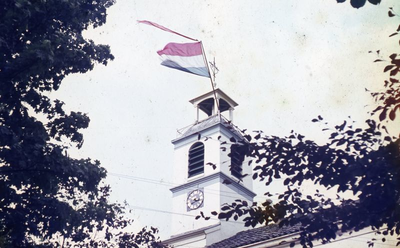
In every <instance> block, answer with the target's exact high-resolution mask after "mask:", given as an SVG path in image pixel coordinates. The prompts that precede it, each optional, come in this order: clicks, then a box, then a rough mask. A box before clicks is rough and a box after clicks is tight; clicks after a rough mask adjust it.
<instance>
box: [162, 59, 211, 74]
mask: <svg viewBox="0 0 400 248" xmlns="http://www.w3.org/2000/svg"><path fill="white" fill-rule="evenodd" d="M161 64H162V65H163V66H166V67H169V68H172V69H176V70H180V71H184V72H188V73H192V74H196V75H199V76H202V77H210V74H209V73H208V70H207V68H206V67H182V66H180V65H179V64H178V63H176V62H174V61H172V60H169V59H167V60H164V61H163V62H162V63H161Z"/></svg>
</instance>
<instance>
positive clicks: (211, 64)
mask: <svg viewBox="0 0 400 248" xmlns="http://www.w3.org/2000/svg"><path fill="white" fill-rule="evenodd" d="M208 63H210V67H211V71H212V77H213V81H214V87H217V83H216V82H215V75H216V74H217V73H218V72H219V69H218V67H217V65H216V64H215V57H214V61H213V62H208Z"/></svg>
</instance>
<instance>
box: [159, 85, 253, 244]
mask: <svg viewBox="0 0 400 248" xmlns="http://www.w3.org/2000/svg"><path fill="white" fill-rule="evenodd" d="M190 103H192V104H193V105H194V106H195V107H196V109H197V120H196V123H195V124H193V125H191V126H189V127H186V128H183V129H181V130H180V131H179V133H178V137H177V138H176V139H174V140H172V143H173V144H174V158H175V160H174V166H173V171H174V172H173V175H174V184H175V185H177V186H175V187H173V188H171V189H170V190H171V192H172V194H173V195H172V202H173V204H172V206H173V209H172V211H173V212H174V213H175V214H173V215H172V223H171V226H172V230H171V234H172V236H171V238H170V239H169V240H166V241H165V242H166V243H168V244H170V245H174V246H175V247H179V246H182V247H185V246H188V244H190V246H193V245H195V246H196V247H203V246H206V245H210V244H212V243H215V242H217V241H219V240H222V239H225V238H227V237H230V236H232V235H234V234H236V233H237V232H238V231H241V230H243V229H244V225H243V222H240V221H239V222H234V221H229V222H226V221H224V220H219V219H218V218H217V217H215V216H212V215H211V212H212V211H219V210H220V208H221V205H222V204H224V203H232V202H233V201H234V200H236V199H241V200H246V201H247V202H248V203H249V205H250V204H251V203H252V201H253V198H254V196H255V193H253V192H252V191H251V190H252V179H251V176H247V177H242V175H245V174H247V175H251V174H252V168H251V166H249V165H248V163H247V162H246V161H245V159H244V157H243V156H242V155H241V154H239V153H236V152H235V146H232V145H233V144H235V143H238V144H239V143H240V142H239V141H243V140H244V137H243V136H242V135H241V133H240V131H239V130H238V129H237V127H235V126H234V125H233V123H232V118H233V110H234V108H235V107H236V106H237V105H238V104H237V103H236V102H235V101H234V100H232V99H231V98H230V97H229V96H228V95H226V94H225V93H224V92H223V91H222V90H220V89H216V90H215V92H213V91H211V92H208V93H206V94H203V95H201V96H199V97H196V98H194V99H192V100H190ZM217 106H219V108H217ZM200 110H201V111H202V112H204V113H205V114H206V117H205V119H200ZM226 111H229V118H226V117H224V116H223V112H226ZM231 147H233V148H231ZM231 149H233V150H231ZM229 153H232V154H234V155H232V156H228V154H229ZM200 212H203V213H204V215H205V216H209V217H211V219H209V220H204V219H203V218H200V219H199V220H195V218H194V217H195V216H197V215H199V214H200Z"/></svg>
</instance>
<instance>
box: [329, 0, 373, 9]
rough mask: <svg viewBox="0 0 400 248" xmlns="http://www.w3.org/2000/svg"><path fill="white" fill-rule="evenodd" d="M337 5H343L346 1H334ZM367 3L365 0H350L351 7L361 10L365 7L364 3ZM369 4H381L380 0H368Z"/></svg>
mask: <svg viewBox="0 0 400 248" xmlns="http://www.w3.org/2000/svg"><path fill="white" fill-rule="evenodd" d="M336 1H337V2H338V3H344V2H346V0H336ZM366 2H367V0H350V4H351V6H353V7H354V8H357V9H358V8H361V7H363V6H364V5H365V3H366ZM368 2H369V3H371V4H374V5H377V4H380V3H381V0H368Z"/></svg>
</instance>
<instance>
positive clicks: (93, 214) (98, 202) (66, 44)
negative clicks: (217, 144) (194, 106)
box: [0, 0, 159, 247]
mask: <svg viewBox="0 0 400 248" xmlns="http://www.w3.org/2000/svg"><path fill="white" fill-rule="evenodd" d="M113 4H114V0H97V1H91V0H69V1H59V0H39V1H31V0H4V1H1V2H0V54H1V59H0V82H1V83H0V243H1V246H2V247H33V246H34V247H60V246H61V247H65V246H68V247H69V246H79V247H89V246H90V247H112V246H114V245H115V246H116V245H117V244H119V245H120V247H127V246H129V247H138V245H141V244H143V245H149V246H154V247H157V246H159V242H158V240H157V238H156V237H155V234H156V233H157V229H154V228H151V229H150V230H148V229H143V230H142V231H141V232H140V233H138V234H137V235H135V234H130V233H125V232H124V231H123V228H125V227H126V226H127V225H129V224H130V223H131V222H132V220H128V219H125V217H124V216H123V213H124V206H122V205H118V204H111V203H109V202H108V196H109V192H110V188H109V186H107V185H104V184H103V183H102V180H103V179H104V178H105V177H106V174H107V173H106V170H105V169H104V168H103V167H101V166H100V162H99V161H93V160H91V159H74V158H71V157H69V156H68V149H69V148H71V147H73V146H76V147H78V148H80V147H81V146H82V144H83V136H82V133H81V132H80V130H81V129H84V128H87V127H88V125H89V117H88V116H87V115H85V114H83V113H81V112H70V113H66V112H65V111H64V110H63V105H64V103H63V102H62V101H61V100H59V99H55V100H51V99H50V98H49V97H48V95H47V94H48V92H50V91H53V90H57V89H58V88H59V87H60V84H61V82H62V80H63V79H64V78H65V77H66V76H67V75H69V74H71V73H85V72H87V71H89V70H92V69H93V67H94V65H95V64H96V63H97V64H103V65H107V63H108V62H109V61H110V60H113V59H114V57H113V55H112V54H111V53H110V48H109V47H108V46H107V45H97V44H95V43H94V42H93V41H92V40H88V39H85V38H84V37H83V36H82V32H83V31H84V30H85V29H87V28H89V27H93V28H96V27H98V26H101V25H103V24H104V23H105V22H106V16H107V13H106V10H107V8H109V7H110V6H112V5H113ZM116 231H118V233H116ZM97 233H99V234H102V235H101V236H102V237H103V238H101V239H96V234H97Z"/></svg>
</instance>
